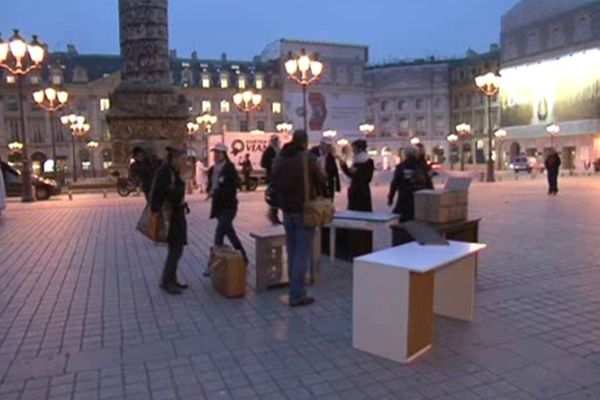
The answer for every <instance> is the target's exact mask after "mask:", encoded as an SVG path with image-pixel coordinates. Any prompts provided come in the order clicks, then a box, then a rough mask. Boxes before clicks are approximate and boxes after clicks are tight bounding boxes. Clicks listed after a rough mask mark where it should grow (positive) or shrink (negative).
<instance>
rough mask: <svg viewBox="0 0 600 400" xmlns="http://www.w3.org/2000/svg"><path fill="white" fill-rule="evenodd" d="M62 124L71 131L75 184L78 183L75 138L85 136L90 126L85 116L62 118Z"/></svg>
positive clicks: (64, 116)
mask: <svg viewBox="0 0 600 400" xmlns="http://www.w3.org/2000/svg"><path fill="white" fill-rule="evenodd" d="M60 122H61V123H62V124H63V125H65V126H67V127H69V129H70V130H71V148H72V152H73V182H77V158H76V151H75V150H76V149H75V146H76V142H75V138H76V137H77V138H79V137H82V136H84V135H85V134H86V133H87V132H88V131H89V130H90V124H88V123H86V122H85V117H84V116H83V115H77V114H68V115H63V116H62V117H60Z"/></svg>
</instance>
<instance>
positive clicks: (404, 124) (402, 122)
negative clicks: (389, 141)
mask: <svg viewBox="0 0 600 400" xmlns="http://www.w3.org/2000/svg"><path fill="white" fill-rule="evenodd" d="M398 131H399V132H400V135H401V136H404V135H406V134H407V133H408V118H406V117H401V118H400V119H398Z"/></svg>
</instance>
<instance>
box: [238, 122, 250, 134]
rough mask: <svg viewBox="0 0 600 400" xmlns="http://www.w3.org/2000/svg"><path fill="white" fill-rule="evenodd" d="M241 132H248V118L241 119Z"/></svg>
mask: <svg viewBox="0 0 600 400" xmlns="http://www.w3.org/2000/svg"><path fill="white" fill-rule="evenodd" d="M240 132H248V123H247V122H246V120H243V121H240Z"/></svg>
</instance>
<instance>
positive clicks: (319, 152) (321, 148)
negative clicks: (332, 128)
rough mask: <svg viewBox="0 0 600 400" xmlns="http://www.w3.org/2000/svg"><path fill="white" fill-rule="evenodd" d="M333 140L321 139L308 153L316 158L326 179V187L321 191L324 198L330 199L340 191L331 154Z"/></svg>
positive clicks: (338, 177)
mask: <svg viewBox="0 0 600 400" xmlns="http://www.w3.org/2000/svg"><path fill="white" fill-rule="evenodd" d="M332 150H333V140H332V139H331V138H325V137H324V138H322V139H321V142H320V143H319V145H318V146H315V147H313V148H312V149H310V152H311V153H312V154H313V155H314V156H315V157H317V160H318V161H319V165H320V166H321V170H322V171H323V173H324V174H325V176H326V177H327V181H326V184H325V185H326V186H325V188H324V189H323V191H324V193H325V196H326V197H328V198H330V199H332V200H333V198H334V197H335V192H339V191H340V190H341V185H340V173H339V170H338V166H337V163H336V162H335V157H334V156H333V153H332Z"/></svg>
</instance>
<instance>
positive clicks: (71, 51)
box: [67, 44, 77, 55]
mask: <svg viewBox="0 0 600 400" xmlns="http://www.w3.org/2000/svg"><path fill="white" fill-rule="evenodd" d="M67 53H68V54H72V55H77V49H76V48H75V45H74V44H68V45H67Z"/></svg>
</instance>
